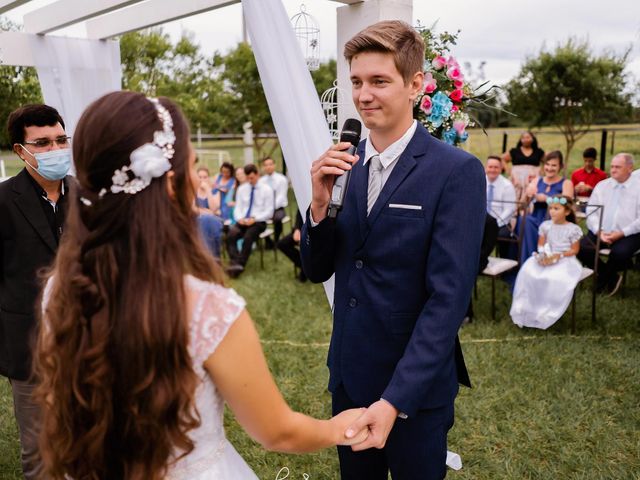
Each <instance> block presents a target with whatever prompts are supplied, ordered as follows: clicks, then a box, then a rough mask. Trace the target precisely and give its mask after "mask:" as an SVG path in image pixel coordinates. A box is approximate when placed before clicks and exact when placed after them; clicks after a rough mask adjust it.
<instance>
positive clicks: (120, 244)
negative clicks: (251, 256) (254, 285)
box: [35, 92, 222, 480]
mask: <svg viewBox="0 0 640 480" xmlns="http://www.w3.org/2000/svg"><path fill="white" fill-rule="evenodd" d="M160 101H161V103H162V105H164V106H165V107H166V108H167V109H168V110H169V112H170V114H171V117H172V119H173V123H174V127H173V128H174V131H175V135H176V141H175V144H174V147H175V154H174V156H173V158H172V160H171V164H172V168H171V169H172V171H173V174H172V175H168V174H165V175H163V176H162V177H160V178H155V179H153V180H152V182H151V184H150V185H149V186H148V187H147V188H146V189H144V190H142V191H141V192H139V193H137V194H135V195H130V194H125V193H117V194H113V193H107V194H106V195H104V196H103V197H100V196H99V195H98V193H99V192H100V190H101V189H103V188H106V189H107V190H108V189H109V186H110V185H111V184H112V180H111V177H112V176H113V174H114V171H115V170H116V169H119V168H121V167H122V166H124V165H128V164H129V163H130V159H129V155H130V153H131V152H132V151H133V150H134V149H136V148H137V147H139V146H141V145H143V144H145V143H147V142H151V141H152V140H153V134H154V132H155V131H158V130H162V122H161V121H160V120H159V119H158V116H157V112H156V109H155V107H154V105H153V104H152V103H151V102H150V101H149V100H148V99H146V98H145V97H144V96H143V95H140V94H137V93H132V92H115V93H111V94H108V95H105V96H104V97H102V98H100V99H99V100H97V101H95V102H94V103H93V104H91V105H90V106H89V108H87V110H86V111H85V112H84V114H83V115H82V118H81V119H80V121H79V123H78V126H77V128H76V131H75V134H74V141H73V156H74V162H75V167H76V172H77V180H78V188H77V189H75V190H73V191H72V192H71V193H70V201H69V213H68V219H67V223H66V229H65V232H64V235H63V239H62V242H61V245H60V248H59V251H58V255H57V258H56V261H55V264H54V268H53V271H52V273H51V280H50V281H49V286H48V291H49V292H50V294H49V295H48V298H49V300H48V304H47V305H46V310H45V312H44V317H43V320H42V324H41V328H40V333H39V336H38V345H37V351H36V354H35V372H36V376H37V378H38V379H39V381H40V385H39V387H38V389H37V393H36V396H37V398H38V399H39V401H40V403H41V405H42V407H43V418H42V432H41V435H40V446H41V449H40V450H41V455H42V459H43V462H44V466H45V474H47V475H49V476H50V477H52V478H54V479H62V478H64V477H65V475H69V476H70V477H72V478H74V479H76V480H84V479H109V480H111V479H140V480H142V479H144V480H155V479H160V478H162V477H163V476H164V474H165V473H166V471H167V466H168V464H169V462H171V461H172V459H173V458H174V455H176V454H177V455H180V454H184V453H188V452H189V451H191V450H192V449H193V447H194V445H193V442H192V441H191V440H190V439H189V436H188V432H189V430H191V429H193V428H195V427H196V426H198V425H199V417H198V413H197V411H196V410H195V404H194V393H195V389H196V387H197V385H198V381H199V380H198V378H197V376H196V374H195V372H194V370H193V366H192V361H191V357H190V355H189V351H188V342H189V324H188V319H187V315H188V312H187V300H186V296H185V295H186V293H185V290H184V275H185V274H192V275H194V276H196V277H198V278H201V279H204V280H209V281H215V282H221V281H222V273H221V271H220V269H219V267H217V265H216V264H215V262H214V261H213V259H212V258H211V257H210V256H209V255H208V254H207V253H206V251H205V249H204V248H203V246H202V244H201V242H200V240H199V237H198V232H197V226H196V221H195V218H194V214H193V207H192V203H193V199H194V195H195V192H194V191H193V186H192V184H191V181H190V166H189V152H190V150H189V129H188V126H187V123H186V121H185V119H184V117H183V115H182V113H181V112H180V111H179V109H178V108H177V107H176V105H174V104H173V103H172V102H170V101H169V100H167V99H161V100H160ZM167 182H172V189H173V192H174V195H170V194H169V186H168V185H167ZM89 203H91V204H90V205H89Z"/></svg>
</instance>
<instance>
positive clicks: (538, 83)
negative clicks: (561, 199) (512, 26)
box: [506, 39, 631, 158]
mask: <svg viewBox="0 0 640 480" xmlns="http://www.w3.org/2000/svg"><path fill="white" fill-rule="evenodd" d="M628 55H629V50H627V51H626V52H625V53H623V54H622V55H616V54H615V53H612V52H605V53H603V54H602V55H600V56H597V55H595V54H594V53H593V52H592V51H591V49H590V47H589V44H588V42H587V41H586V40H585V41H578V40H576V39H569V40H568V41H567V42H566V43H565V44H562V45H558V46H557V47H556V49H555V50H554V51H552V52H549V51H546V50H545V49H544V48H543V49H542V50H541V51H540V54H539V55H538V56H537V57H535V58H528V59H527V60H526V62H525V64H524V65H523V66H522V68H521V70H520V72H519V74H518V75H517V77H516V78H515V79H513V80H511V82H509V83H508V84H507V86H506V92H507V97H508V101H509V105H508V109H509V110H510V111H512V112H513V113H515V114H517V115H519V116H520V117H521V118H523V119H524V120H525V121H528V122H530V125H535V126H540V125H548V124H551V125H555V126H556V127H557V128H558V129H559V130H560V131H561V132H562V134H563V135H564V137H565V140H566V145H567V146H566V151H565V154H566V156H567V158H568V156H569V153H570V152H571V149H572V148H573V146H574V145H575V143H576V142H577V141H578V139H580V138H581V137H582V136H583V135H584V134H585V133H587V132H588V131H589V128H590V126H591V125H592V124H593V123H594V122H596V121H603V122H612V121H616V120H619V119H621V118H625V117H626V118H628V116H629V115H630V114H631V102H630V100H631V97H630V94H629V93H625V92H626V91H627V90H626V83H627V76H626V74H625V72H624V70H625V67H626V64H627V59H628Z"/></svg>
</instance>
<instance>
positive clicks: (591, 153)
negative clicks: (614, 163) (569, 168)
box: [571, 147, 607, 197]
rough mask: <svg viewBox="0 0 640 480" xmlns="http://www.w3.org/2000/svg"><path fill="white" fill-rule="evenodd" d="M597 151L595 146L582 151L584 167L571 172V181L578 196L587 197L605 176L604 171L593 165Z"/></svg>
mask: <svg viewBox="0 0 640 480" xmlns="http://www.w3.org/2000/svg"><path fill="white" fill-rule="evenodd" d="M597 156H598V152H597V150H596V149H595V148H593V147H589V148H587V149H586V150H585V151H584V152H583V153H582V160H583V161H584V167H582V168H579V169H577V170H576V171H575V172H573V173H572V174H571V182H572V183H573V186H574V187H575V192H576V195H577V196H578V197H589V196H591V192H592V191H593V189H594V187H595V186H596V185H597V184H598V182H601V181H602V180H604V179H605V178H607V174H606V172H603V171H602V170H600V169H599V168H596V167H595V165H594V164H595V162H596V157H597Z"/></svg>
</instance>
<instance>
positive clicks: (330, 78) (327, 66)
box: [311, 58, 338, 97]
mask: <svg viewBox="0 0 640 480" xmlns="http://www.w3.org/2000/svg"><path fill="white" fill-rule="evenodd" d="M337 78H338V67H337V63H336V61H335V60H334V59H333V58H332V59H330V60H329V61H328V62H327V63H321V64H320V68H318V70H314V71H312V72H311V79H312V80H313V84H314V85H315V87H316V92H318V97H320V96H322V94H323V93H324V92H325V91H327V90H329V89H330V88H331V87H333V82H334V81H335V80H336V79H337Z"/></svg>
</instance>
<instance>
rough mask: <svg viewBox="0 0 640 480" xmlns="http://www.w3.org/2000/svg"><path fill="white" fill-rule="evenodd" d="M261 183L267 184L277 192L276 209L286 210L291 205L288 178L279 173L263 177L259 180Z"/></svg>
mask: <svg viewBox="0 0 640 480" xmlns="http://www.w3.org/2000/svg"><path fill="white" fill-rule="evenodd" d="M258 182H260V183H266V184H267V185H269V187H270V188H271V189H272V190H273V191H274V192H275V209H276V210H277V209H278V208H285V207H286V206H287V205H289V200H288V199H287V193H288V191H289V180H287V177H285V176H284V175H282V174H281V173H278V172H273V173H272V174H271V175H263V176H261V177H260V180H258Z"/></svg>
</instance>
